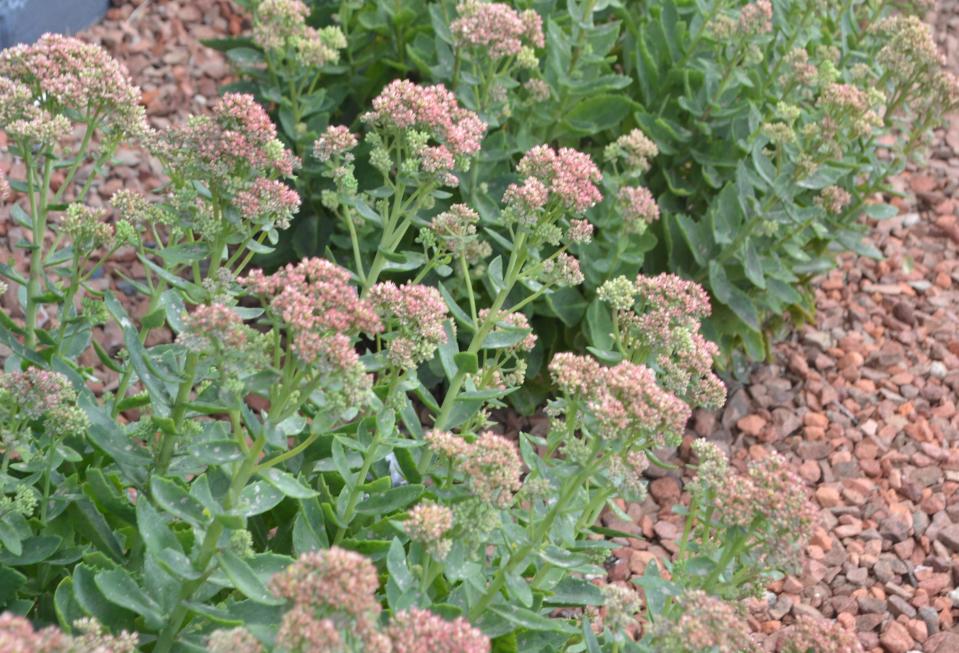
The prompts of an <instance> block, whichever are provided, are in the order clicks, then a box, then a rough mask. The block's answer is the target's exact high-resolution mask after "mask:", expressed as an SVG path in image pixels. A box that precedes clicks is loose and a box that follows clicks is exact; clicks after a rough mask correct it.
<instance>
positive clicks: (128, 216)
mask: <svg viewBox="0 0 959 653" xmlns="http://www.w3.org/2000/svg"><path fill="white" fill-rule="evenodd" d="M110 206H112V207H113V208H114V210H115V211H116V213H117V217H118V218H119V219H120V220H122V221H125V222H129V223H130V224H132V225H136V226H137V227H149V226H150V225H154V224H162V225H166V226H167V227H171V226H173V224H174V222H175V218H174V216H173V215H172V214H171V213H168V212H167V211H164V210H163V209H162V208H161V207H160V206H158V205H157V204H154V203H152V202H150V201H149V200H147V198H146V197H144V196H143V195H141V194H140V193H137V192H134V191H131V190H127V189H125V188H121V189H120V190H118V191H117V192H115V193H114V194H113V196H112V197H111V198H110Z"/></svg>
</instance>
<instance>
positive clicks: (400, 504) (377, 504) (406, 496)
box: [356, 484, 425, 516]
mask: <svg viewBox="0 0 959 653" xmlns="http://www.w3.org/2000/svg"><path fill="white" fill-rule="evenodd" d="M424 491H425V488H424V487H423V486H422V485H418V484H412V485H400V486H398V487H394V488H390V489H389V490H386V491H385V492H380V493H377V494H371V495H370V496H368V497H366V498H365V499H363V501H361V502H360V503H359V505H357V506H356V512H358V513H360V514H361V515H379V516H385V515H389V514H391V513H394V512H397V511H399V510H403V509H404V508H406V507H407V506H409V505H410V504H411V503H413V502H414V501H416V500H417V499H419V498H420V497H421V496H423V492H424Z"/></svg>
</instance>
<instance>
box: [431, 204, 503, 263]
mask: <svg viewBox="0 0 959 653" xmlns="http://www.w3.org/2000/svg"><path fill="white" fill-rule="evenodd" d="M477 224H479V214H478V213H476V211H474V210H473V209H471V208H470V207H468V206H466V205H465V204H453V205H452V206H450V208H449V209H447V210H446V211H443V212H442V213H439V214H437V215H436V216H434V217H433V219H432V220H431V221H430V226H429V229H430V231H431V232H432V233H433V235H434V236H435V242H436V244H437V245H438V246H440V247H441V248H442V249H443V250H445V251H446V252H448V253H449V254H450V255H451V256H453V257H454V258H459V257H460V256H463V257H464V258H466V261H467V262H468V263H478V262H479V261H482V260H483V259H485V258H487V257H488V256H489V255H490V253H491V252H492V248H491V247H490V244H489V243H488V242H486V241H485V240H482V239H481V238H480V237H479V235H478V234H477V233H476V225H477Z"/></svg>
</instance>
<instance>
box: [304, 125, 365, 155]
mask: <svg viewBox="0 0 959 653" xmlns="http://www.w3.org/2000/svg"><path fill="white" fill-rule="evenodd" d="M356 144H357V140H356V135H355V134H354V133H353V132H351V131H350V128H349V127H344V126H343V125H331V126H329V127H327V128H326V131H324V132H323V133H322V134H321V135H320V137H319V138H317V139H316V142H314V143H313V155H314V156H315V157H316V158H317V159H319V160H320V161H329V160H330V159H332V158H333V157H335V156H339V155H341V154H345V153H346V152H349V151H350V150H352V149H353V148H354V147H356Z"/></svg>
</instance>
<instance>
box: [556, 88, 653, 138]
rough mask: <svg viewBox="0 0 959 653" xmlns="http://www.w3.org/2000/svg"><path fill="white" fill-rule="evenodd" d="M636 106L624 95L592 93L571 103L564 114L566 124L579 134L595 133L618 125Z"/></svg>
mask: <svg viewBox="0 0 959 653" xmlns="http://www.w3.org/2000/svg"><path fill="white" fill-rule="evenodd" d="M637 108H638V106H637V105H636V103H635V102H633V101H632V100H630V99H629V98H628V97H627V96H626V95H623V94H616V95H612V94H609V95H593V96H591V97H587V98H584V99H582V100H580V101H579V102H577V103H576V104H575V105H573V108H572V109H570V110H569V112H568V113H567V114H566V116H565V121H566V124H567V125H568V126H569V128H570V129H572V130H573V131H576V132H579V133H581V134H595V133H597V132H601V131H603V130H606V129H612V128H613V127H616V126H617V125H619V124H620V123H621V122H622V121H623V119H624V118H626V116H628V115H629V114H630V113H631V112H633V111H635V110H636V109H637Z"/></svg>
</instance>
